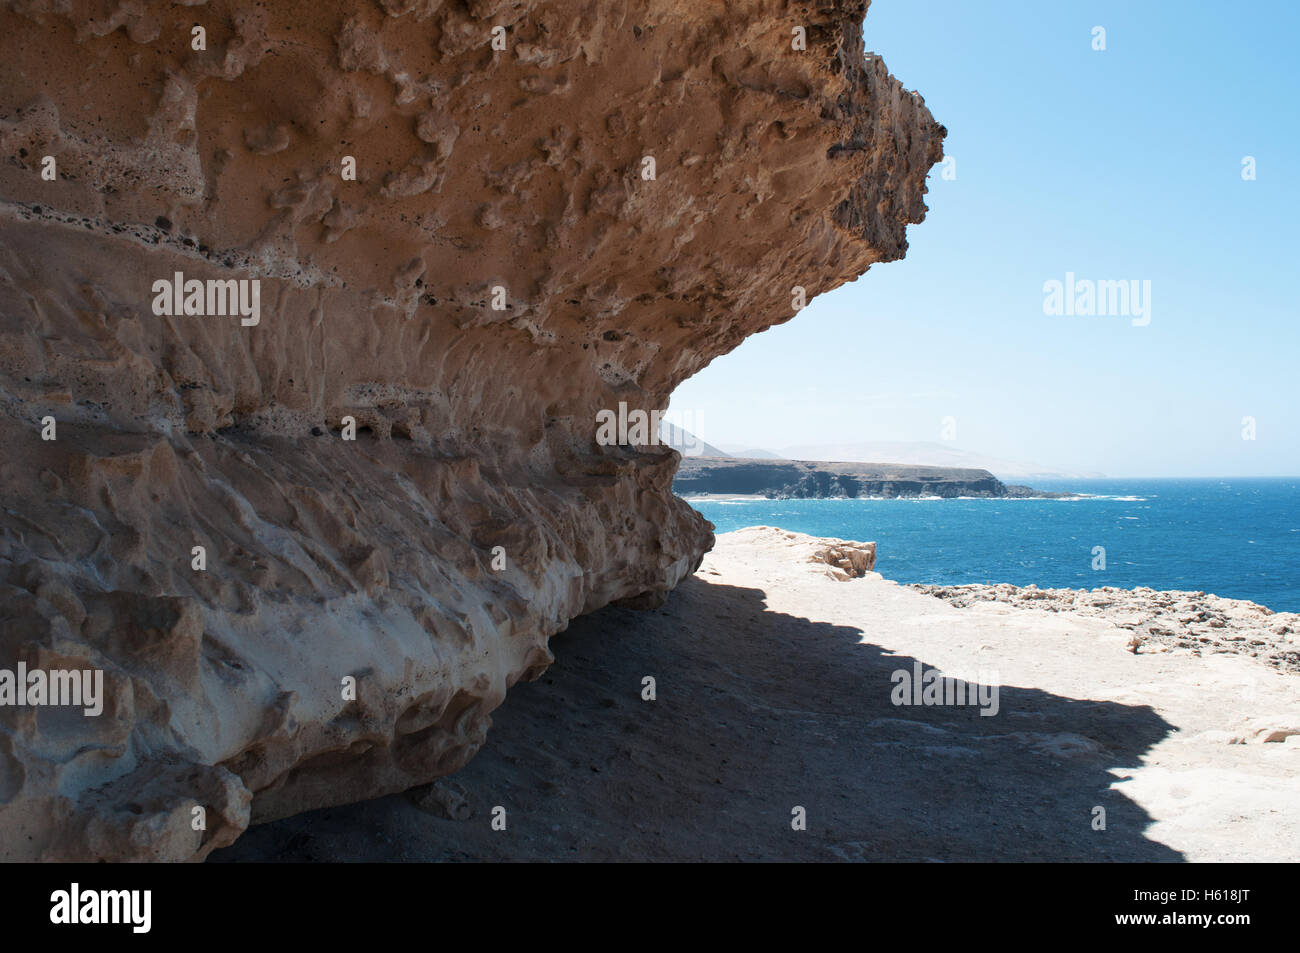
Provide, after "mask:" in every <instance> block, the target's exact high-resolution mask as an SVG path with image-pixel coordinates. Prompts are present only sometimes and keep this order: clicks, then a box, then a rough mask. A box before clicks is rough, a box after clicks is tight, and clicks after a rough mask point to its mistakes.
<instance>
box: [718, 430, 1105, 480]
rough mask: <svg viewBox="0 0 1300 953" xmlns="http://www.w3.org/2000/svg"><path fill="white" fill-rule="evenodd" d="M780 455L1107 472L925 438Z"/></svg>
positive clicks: (1032, 473)
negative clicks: (1064, 467) (1020, 458)
mask: <svg viewBox="0 0 1300 953" xmlns="http://www.w3.org/2000/svg"><path fill="white" fill-rule="evenodd" d="M736 456H741V454H736ZM781 456H782V457H785V458H787V459H791V460H818V461H833V462H844V463H892V464H899V465H909V466H931V467H962V468H966V469H975V470H988V471H989V472H990V473H992V474H994V475H995V476H997V477H998V478H999V479H1013V480H1023V479H1027V478H1033V477H1048V478H1053V477H1055V478H1062V477H1064V478H1073V479H1084V478H1091V477H1100V476H1103V475H1104V474H1101V473H1093V472H1087V471H1071V470H1056V469H1053V468H1052V467H1046V466H1043V465H1042V464H1038V463H1030V462H1024V461H1015V460H1002V459H999V458H998V457H991V456H988V455H987V454H982V453H972V452H970V451H968V450H960V449H958V448H957V447H954V446H952V445H951V444H942V443H926V442H924V441H903V440H893V441H890V440H878V441H865V442H862V443H839V444H802V445H800V446H795V447H785V448H783V449H782V450H781Z"/></svg>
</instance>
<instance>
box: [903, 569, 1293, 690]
mask: <svg viewBox="0 0 1300 953" xmlns="http://www.w3.org/2000/svg"><path fill="white" fill-rule="evenodd" d="M910 588H912V589H916V590H918V591H920V592H924V593H926V594H927V595H931V596H935V597H937V598H939V599H942V600H944V601H945V602H947V603H948V604H949V605H952V606H956V607H957V608H959V609H960V608H965V607H966V606H971V605H975V604H977V603H981V602H994V603H1002V604H1005V605H1006V606H1008V607H1009V608H1014V609H1032V610H1039V611H1044V612H1071V613H1075V614H1077V615H1080V616H1091V617H1096V618H1101V619H1105V620H1106V621H1108V622H1111V623H1114V624H1115V625H1117V626H1119V627H1120V628H1122V629H1127V630H1129V631H1131V632H1132V633H1133V639H1132V641H1131V642H1130V643H1129V649H1130V651H1132V652H1134V653H1140V652H1163V651H1168V650H1170V649H1184V650H1187V651H1189V652H1190V653H1191V654H1193V655H1202V654H1204V655H1218V654H1233V655H1248V656H1251V657H1252V658H1257V659H1259V660H1261V661H1263V662H1266V663H1267V664H1269V665H1270V666H1272V667H1273V668H1275V669H1278V670H1279V671H1283V672H1291V673H1300V614H1297V613H1294V612H1274V611H1272V610H1271V609H1267V608H1265V607H1264V606H1261V605H1257V604H1256V603H1254V602H1247V601H1245V600H1242V599H1224V598H1222V597H1220V596H1216V595H1213V594H1207V593H1204V592H1185V591H1181V590H1167V591H1161V590H1156V589H1147V588H1137V589H1117V588H1115V587H1114V586H1103V587H1102V588H1100V589H1039V588H1038V587H1037V586H1012V585H1010V584H1007V583H1000V584H997V585H967V586H935V585H924V584H915V585H912V586H911V587H910Z"/></svg>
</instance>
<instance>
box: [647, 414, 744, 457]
mask: <svg viewBox="0 0 1300 953" xmlns="http://www.w3.org/2000/svg"><path fill="white" fill-rule="evenodd" d="M659 440H660V442H661V443H666V444H667V445H668V446H670V447H672V448H673V449H674V450H676V451H677V452H678V453H680V454H681V455H682V456H683V457H729V456H731V454H729V453H723V452H722V451H721V450H719V449H718V448H717V447H715V446H713V444H711V443H705V442H704V441H703V440H701V439H700V438H699V437H697V436H695V434H693V433H691V432H690V431H689V430H687V429H685V428H684V427H678V426H677V425H676V424H673V423H669V422H668V421H666V420H661V421H659Z"/></svg>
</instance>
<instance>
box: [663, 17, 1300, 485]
mask: <svg viewBox="0 0 1300 953" xmlns="http://www.w3.org/2000/svg"><path fill="white" fill-rule="evenodd" d="M1094 26H1103V27H1104V28H1105V29H1106V47H1107V48H1106V50H1105V51H1100V52H1099V51H1094V50H1093V49H1092V30H1093V27H1094ZM865 35H866V45H867V48H868V49H869V50H873V51H875V52H878V53H880V54H881V55H882V56H883V57H884V59H885V62H886V63H887V64H888V65H889V68H890V70H891V71H892V72H893V73H894V75H896V76H897V77H899V78H900V79H901V80H902V81H903V83H904V85H906V86H907V87H908V88H910V89H916V90H919V91H920V92H921V94H922V95H923V96H924V97H925V100H926V104H927V105H928V106H929V107H930V109H931V111H932V112H933V113H934V114H935V116H936V117H937V118H938V119H939V121H940V122H942V123H943V124H944V125H946V126H947V128H948V139H947V143H946V153H947V155H949V156H952V157H953V158H954V159H955V160H956V173H957V175H956V179H955V180H952V181H945V180H943V179H942V178H941V176H940V169H939V168H938V167H936V169H935V170H934V172H932V173H931V176H930V194H929V196H928V197H927V204H928V205H929V207H930V212H929V214H928V216H927V218H926V221H925V222H924V223H923V224H921V225H915V226H912V227H911V228H910V229H909V233H908V238H909V242H910V245H911V247H910V249H909V251H908V255H907V258H906V259H905V260H904V261H902V262H894V263H890V264H887V265H878V266H876V267H874V268H872V269H871V271H870V272H868V273H867V275H865V276H863V277H862V278H860V279H859V280H858V281H856V282H854V283H852V284H849V285H846V286H844V287H843V288H840V289H839V290H837V291H835V292H832V293H830V294H828V295H824V296H822V297H819V298H817V299H815V300H814V301H813V302H812V303H811V304H810V305H809V307H808V308H806V309H805V310H804V311H802V312H801V313H800V314H799V315H798V316H797V317H796V318H795V319H794V320H793V321H790V322H788V323H787V324H784V325H781V326H778V327H776V328H773V329H771V330H769V331H767V332H764V333H762V334H759V335H755V336H754V337H752V338H750V339H749V340H747V341H746V342H745V343H744V344H743V345H741V347H740V348H738V349H737V350H736V351H734V352H732V353H731V354H729V355H726V356H724V357H721V358H719V359H717V360H716V361H714V363H713V364H712V365H710V366H709V367H708V368H707V369H705V370H704V371H702V372H701V373H700V374H698V375H697V376H696V377H695V378H693V379H691V380H689V381H687V382H686V383H685V384H683V385H682V386H681V388H679V390H678V391H677V393H676V394H675V395H674V396H673V401H672V405H671V408H670V410H671V412H672V413H674V414H677V413H680V414H683V415H689V418H688V419H690V420H692V421H693V422H694V423H695V425H696V426H695V428H694V429H696V430H697V431H698V432H699V436H701V437H702V438H704V439H705V440H708V441H710V442H713V443H724V444H737V445H745V446H756V447H770V448H780V447H783V446H789V445H792V444H806V443H848V442H855V441H874V440H919V441H933V442H938V441H939V438H940V427H941V420H942V419H943V418H944V417H954V418H955V419H956V439H955V440H954V441H953V442H952V445H953V446H955V447H958V448H960V449H964V450H970V451H974V452H978V453H983V454H989V455H993V456H997V457H1003V458H1008V459H1017V460H1031V461H1034V462H1037V463H1040V464H1043V465H1046V466H1049V467H1053V468H1061V469H1071V470H1089V471H1100V472H1104V473H1106V474H1108V475H1111V476H1243V475H1261V476H1263V475H1296V474H1300V399H1298V398H1297V391H1298V389H1300V384H1298V383H1297V376H1300V375H1298V374H1297V365H1298V364H1300V328H1298V324H1300V322H1298V320H1297V319H1300V287H1297V285H1298V284H1300V263H1298V262H1297V252H1300V239H1297V237H1296V229H1297V218H1298V217H1300V216H1298V213H1300V185H1298V182H1300V131H1298V130H1297V122H1296V113H1297V102H1300V67H1298V66H1297V61H1298V59H1300V58H1298V57H1297V55H1296V52H1295V40H1296V37H1297V36H1298V35H1300V3H1294V2H1289V0H1287V2H1283V0H1271V2H1243V3H1241V4H1223V3H1211V2H1172V0H1161V2H1156V0H1126V2H1099V0H1087V2H1084V0H1079V2H1075V0H1034V2H1028V0H1020V2H1012V0H980V2H968V0H874V2H873V3H872V4H871V9H870V11H869V12H868V14H867V19H866V29H865ZM1248 155H1249V156H1254V157H1255V160H1256V168H1257V178H1256V180H1255V181H1243V179H1242V174H1241V172H1242V159H1243V157H1244V156H1248ZM1067 272H1073V273H1074V274H1075V275H1076V276H1077V277H1078V278H1080V279H1093V280H1103V279H1104V280H1132V279H1136V280H1149V281H1150V282H1151V314H1150V319H1151V320H1150V323H1149V324H1148V325H1146V326H1144V327H1135V326H1133V324H1132V321H1131V320H1130V318H1128V317H1123V316H1113V315H1112V316H1080V315H1072V316H1047V315H1045V314H1044V309H1043V299H1044V292H1043V284H1044V282H1046V281H1048V280H1051V279H1056V280H1060V281H1064V280H1065V276H1066V273H1067ZM1247 416H1250V417H1253V418H1254V420H1255V426H1256V439H1255V440H1253V441H1248V440H1243V439H1242V418H1243V417H1247Z"/></svg>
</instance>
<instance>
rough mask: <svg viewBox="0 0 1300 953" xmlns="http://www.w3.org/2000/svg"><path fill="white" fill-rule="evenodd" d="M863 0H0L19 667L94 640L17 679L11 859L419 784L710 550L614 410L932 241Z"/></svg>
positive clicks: (7, 745) (3, 322) (5, 656)
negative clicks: (249, 295)
mask: <svg viewBox="0 0 1300 953" xmlns="http://www.w3.org/2000/svg"><path fill="white" fill-rule="evenodd" d="M864 6H865V4H864V3H862V2H828V0H821V2H816V3H811V2H810V3H789V4H787V3H780V2H754V3H749V4H742V5H729V6H726V7H723V6H717V5H713V4H702V3H686V2H653V3H650V2H640V3H636V2H618V0H615V2H603V0H591V2H532V0H514V2H484V0H468V2H452V0H445V2H444V0H380V2H360V0H357V2H351V3H344V2H319V3H284V4H279V3H277V4H265V5H256V6H254V5H252V4H240V3H234V2H223V0H214V2H209V3H202V2H199V3H195V4H191V5H182V4H173V3H163V2H132V3H126V2H123V3H113V2H85V3H79V2H71V3H56V2H40V0H25V2H10V3H5V4H0V400H3V408H4V414H3V416H2V417H0V437H2V438H3V441H4V446H5V447H6V450H7V452H6V453H5V455H4V458H3V460H2V461H0V485H3V490H4V507H3V512H2V513H0V529H2V535H0V669H4V670H10V671H14V670H16V668H17V666H18V665H19V664H20V663H22V664H23V665H25V666H26V667H27V668H28V669H41V670H50V671H54V670H98V671H102V672H103V673H104V674H103V698H102V702H103V711H102V713H101V714H99V715H98V716H89V715H86V714H84V713H83V711H82V709H80V708H72V707H66V706H65V707H57V706H48V705H46V706H30V705H28V706H19V705H14V704H8V705H3V706H0V857H3V858H4V859H28V858H44V859H97V858H107V859H118V860H120V859H193V858H202V857H204V856H206V854H207V853H208V852H210V851H211V850H212V849H214V848H216V847H219V846H223V845H225V844H228V843H230V842H231V841H232V840H234V839H235V838H236V837H237V836H238V835H239V834H240V832H242V831H243V830H244V829H245V828H246V827H247V826H248V825H249V824H250V823H254V822H257V821H260V820H266V819H271V818H276V817H280V816H284V815H287V814H290V813H294V812H297V811H301V810H306V809H310V808H315V807H320V806H324V805H328V804H336V803H342V802H346V801H352V800H357V799H360V798H365V797H372V796H376V795H380V794H384V793H388V792H392V791H397V790H402V789H405V788H409V787H412V786H414V785H417V784H422V783H426V782H428V781H429V780H431V779H433V778H435V777H438V776H441V775H444V774H447V773H449V772H452V771H455V770H456V769H457V768H458V767H460V766H461V765H463V764H464V763H465V761H466V760H467V759H468V758H469V757H471V755H472V754H473V753H474V751H475V750H476V749H477V747H478V746H479V745H480V744H481V743H482V741H483V738H484V734H485V732H486V731H487V728H488V725H489V722H490V719H489V713H490V712H491V711H492V709H493V708H494V707H495V706H496V705H498V704H499V703H500V702H501V700H502V698H503V697H504V693H505V691H506V689H507V688H508V687H509V686H510V685H512V684H514V683H515V682H516V681H517V680H519V679H521V678H534V677H536V676H537V675H538V674H539V673H540V672H541V671H542V670H544V669H545V667H546V666H547V664H548V663H549V662H550V660H551V655H550V653H549V651H548V649H547V640H548V638H549V637H550V636H551V635H552V634H554V633H555V632H557V631H559V630H561V629H563V628H564V627H565V626H566V625H567V624H568V622H569V620H570V619H572V618H574V617H575V616H577V615H579V614H582V613H585V612H589V611H591V610H593V609H596V608H598V607H600V606H603V605H606V604H608V603H610V602H614V601H618V600H627V601H628V603H629V604H633V605H637V604H642V605H644V604H654V603H655V602H656V601H657V600H661V599H662V598H663V597H664V595H665V594H666V593H667V592H668V591H669V590H670V589H671V588H672V587H673V586H674V585H676V584H677V583H678V582H679V581H680V580H681V579H683V578H684V577H685V576H686V575H688V574H689V573H690V572H692V571H693V570H694V569H695V567H696V566H697V565H698V564H699V561H700V559H701V556H702V554H703V553H704V552H705V551H706V550H707V549H708V547H709V546H710V545H711V543H712V532H711V526H710V525H709V524H708V523H707V522H706V521H705V520H703V519H702V518H701V517H700V516H699V515H698V514H697V513H695V512H694V511H693V510H691V509H690V508H689V507H688V506H686V505H685V504H684V503H682V502H681V501H680V500H678V499H676V498H675V497H674V496H673V495H672V492H671V481H672V476H673V472H674V470H675V467H676V463H677V460H678V457H677V454H676V453H675V452H673V451H671V450H668V449H667V448H662V447H640V448H638V447H629V446H601V445H599V444H598V443H597V441H596V439H595V425H594V419H595V415H596V413H597V411H599V410H601V409H604V408H613V407H616V406H617V405H618V403H619V402H626V404H627V405H628V406H630V407H635V408H644V409H646V410H652V409H662V408H664V407H665V406H666V404H667V401H668V396H669V394H670V393H671V391H672V390H673V388H674V387H675V386H676V385H677V384H678V383H680V382H681V381H682V380H684V379H685V378H686V377H688V376H690V375H691V374H693V373H695V372H696V371H698V370H699V369H701V368H702V367H704V366H705V365H706V364H707V363H708V362H709V361H710V360H712V359H713V358H714V357H716V356H718V355H719V354H722V353H725V352H726V351H728V350H730V349H731V348H734V347H735V346H736V345H737V344H739V343H740V342H741V341H742V340H743V339H744V338H745V337H746V336H748V335H750V334H753V333H755V332H757V331H760V330H762V329H764V328H766V327H769V326H771V325H772V324H775V323H779V322H782V321H785V320H788V319H789V318H790V317H792V315H793V309H792V290H791V289H792V288H793V287H794V286H796V285H798V286H801V287H803V288H805V289H806V294H807V296H808V297H809V298H811V297H812V296H813V295H815V294H817V293H820V292H823V291H826V290H829V289H831V288H834V287H836V286H837V285H839V284H841V283H843V282H844V281H848V280H852V279H853V278H855V277H856V276H858V275H860V274H861V273H862V272H864V271H865V270H866V269H867V267H868V266H869V265H871V264H873V263H875V262H879V261H888V260H891V259H897V258H899V257H901V256H902V254H903V252H904V250H905V248H906V241H905V237H904V229H905V226H906V225H907V224H908V223H909V222H917V221H920V220H921V218H922V217H923V215H924V212H925V206H924V204H923V195H924V193H925V176H926V173H927V171H928V169H929V168H930V166H931V165H932V164H933V163H935V162H936V161H938V159H939V158H940V156H941V151H942V136H943V129H942V127H941V126H939V125H937V124H936V123H935V121H934V120H933V118H932V117H931V116H930V114H929V112H928V111H927V110H926V108H925V106H924V104H923V102H922V100H921V99H920V97H918V96H916V95H915V94H913V93H909V92H907V91H905V90H903V89H902V88H901V87H900V85H899V84H898V82H897V81H896V80H894V79H893V78H892V77H891V76H890V75H889V74H888V72H887V71H886V69H885V67H884V65H883V63H882V62H881V61H880V60H879V59H878V58H876V57H875V56H874V55H871V54H864V52H863V42H862V37H861V22H862V17H863V13H864ZM196 26H200V27H202V28H203V30H204V35H203V39H204V41H205V42H204V44H203V45H204V48H203V49H196V48H195V47H196V46H197V45H199V44H198V43H197V39H196V34H195V31H194V28H195V27H196ZM800 26H801V27H803V28H804V29H805V31H806V37H807V44H806V47H807V48H806V49H805V50H797V49H792V44H791V39H792V36H793V33H792V30H793V29H794V28H795V27H800ZM495 27H501V28H503V29H501V30H500V31H496V37H497V38H498V40H499V42H498V44H497V45H498V46H504V49H495V48H494V46H493V42H492V41H493V38H494V28H495ZM47 156H49V157H52V158H53V160H54V163H53V166H51V165H50V164H49V163H48V162H47V161H46V159H45V157H47ZM647 158H653V160H654V178H648V177H647V172H648V170H649V165H648V163H647V162H646V161H645V160H646V159H647ZM349 159H351V160H354V163H355V178H354V179H353V178H346V177H345V175H344V173H346V172H347V171H349V166H350V164H349V161H348V160H349ZM43 171H45V172H47V173H51V172H52V178H43V177H42V172H43ZM177 273H180V274H181V275H182V276H183V279H182V280H194V279H197V280H199V281H205V282H206V281H211V280H221V281H225V280H227V279H236V280H246V281H252V280H253V279H256V280H257V281H258V282H259V283H260V284H259V286H258V287H259V290H260V311H259V312H258V313H257V315H256V318H257V320H256V323H253V322H252V319H251V318H243V319H241V317H240V316H239V315H238V314H235V315H232V314H229V313H227V314H215V315H211V314H203V315H199V314H184V313H181V314H171V315H168V314H165V313H164V314H158V313H156V311H158V310H164V311H165V310H167V309H166V308H163V307H161V305H159V304H158V302H156V301H155V299H156V297H157V292H156V290H155V289H154V283H155V282H158V281H171V280H172V279H173V277H174V276H175V275H176V274H177ZM182 287H184V286H182ZM222 287H223V288H224V287H226V286H224V285H223V286H222ZM232 287H233V286H232ZM248 287H250V286H245V288H246V289H247V288H248ZM494 304H495V305H499V306H501V310H497V309H495V308H494V307H493V305H494ZM203 306H204V307H212V304H211V303H210V302H208V301H207V299H206V298H204V301H203ZM200 309H201V310H202V308H200ZM181 310H182V311H183V310H184V308H182V309H181ZM347 418H351V419H352V420H354V421H355V423H356V425H357V427H358V428H359V432H358V433H357V436H356V439H355V440H345V439H343V437H344V435H345V434H346V433H347V431H346V430H345V429H344V428H345V423H346V419H347ZM47 437H52V438H53V439H44V438H47ZM196 547H202V549H201V551H200V550H197V549H196ZM497 547H500V548H499V549H497ZM502 558H504V564H503V563H502ZM200 566H202V567H203V568H196V567H200ZM349 679H351V680H354V681H355V698H351V697H348V695H349V691H348V685H349ZM0 687H2V686H0ZM197 808H201V809H202V811H201V812H198V811H196V809H197ZM200 814H201V816H202V817H203V819H204V822H205V823H204V825H203V827H204V829H202V830H196V829H195V828H196V827H198V826H200V825H198V824H197V823H196V817H198V816H200Z"/></svg>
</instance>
